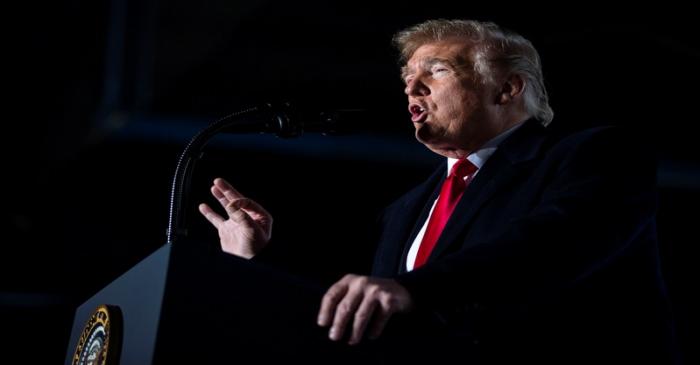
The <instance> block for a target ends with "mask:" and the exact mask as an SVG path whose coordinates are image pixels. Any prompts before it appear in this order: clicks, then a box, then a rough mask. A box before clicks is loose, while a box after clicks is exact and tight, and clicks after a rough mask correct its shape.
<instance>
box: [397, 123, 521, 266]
mask: <svg viewBox="0 0 700 365" xmlns="http://www.w3.org/2000/svg"><path fill="white" fill-rule="evenodd" d="M521 125H522V123H518V124H516V125H515V126H513V127H511V128H510V129H508V130H506V131H505V132H503V133H501V134H499V135H497V136H496V137H494V138H492V139H491V140H490V141H488V142H486V143H485V144H484V145H483V146H482V147H481V148H480V149H478V150H477V151H475V152H473V153H472V154H470V155H469V156H467V160H469V162H471V163H473V164H474V166H476V167H477V169H478V170H476V172H475V173H474V176H476V174H478V173H479V171H480V170H481V167H482V166H484V164H485V163H486V161H487V160H488V159H489V157H491V155H493V153H494V152H496V149H497V148H498V145H499V144H500V143H501V142H503V140H504V139H506V137H508V136H510V135H511V134H512V133H513V132H515V130H516V129H518V127H520V126H521ZM456 162H457V159H456V158H447V175H449V174H450V171H452V166H454V164H455V163H456ZM468 177H469V176H465V177H464V179H465V180H466V179H467V178H468ZM438 198H439V197H438ZM436 203H437V199H435V201H434V202H433V206H432V208H430V213H429V214H428V219H426V220H425V222H424V223H423V227H422V228H421V229H420V231H419V232H418V235H417V236H416V239H415V240H414V241H413V244H411V248H410V249H409V250H408V255H406V270H407V271H411V270H413V263H414V262H415V261H416V256H417V255H418V248H419V247H420V244H421V242H422V241H423V236H424V235H425V230H426V229H427V228H428V222H429V221H430V217H431V216H432V215H433V209H435V204H436Z"/></svg>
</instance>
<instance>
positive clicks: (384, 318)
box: [367, 305, 395, 340]
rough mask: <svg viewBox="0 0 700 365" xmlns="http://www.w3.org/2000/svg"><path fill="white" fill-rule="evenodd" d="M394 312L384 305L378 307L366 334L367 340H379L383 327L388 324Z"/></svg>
mask: <svg viewBox="0 0 700 365" xmlns="http://www.w3.org/2000/svg"><path fill="white" fill-rule="evenodd" d="M394 312H395V311H394V310H392V309H391V307H388V306H386V305H380V306H379V309H378V310H377V313H375V316H374V319H373V321H372V326H371V327H370V329H369V333H367V338H369V339H370V340H374V339H377V338H379V336H380V335H381V334H382V332H384V327H386V324H387V323H388V322H389V318H391V315H392V314H394Z"/></svg>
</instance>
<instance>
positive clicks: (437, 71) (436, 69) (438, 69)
mask: <svg viewBox="0 0 700 365" xmlns="http://www.w3.org/2000/svg"><path fill="white" fill-rule="evenodd" d="M449 72H450V69H449V68H447V66H445V65H441V64H437V65H434V66H433V67H431V68H430V73H431V74H433V77H443V76H445V75H447V74H448V73H449Z"/></svg>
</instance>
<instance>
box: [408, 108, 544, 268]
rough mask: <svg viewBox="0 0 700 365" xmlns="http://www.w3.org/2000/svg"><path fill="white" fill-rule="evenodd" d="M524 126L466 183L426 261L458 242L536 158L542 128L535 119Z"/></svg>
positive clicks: (542, 138)
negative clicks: (483, 211)
mask: <svg viewBox="0 0 700 365" xmlns="http://www.w3.org/2000/svg"><path fill="white" fill-rule="evenodd" d="M525 123H526V124H525V125H523V126H522V127H521V128H520V129H518V130H517V131H515V132H514V133H513V135H511V136H510V137H509V138H508V139H506V140H505V141H503V143H502V144H501V146H499V148H498V150H496V152H495V153H494V154H493V156H491V157H490V158H489V160H488V161H487V162H486V164H485V165H484V166H482V168H481V170H480V171H479V173H478V174H477V175H476V176H475V177H474V180H472V182H471V184H469V187H467V190H466V191H465V192H464V195H463V196H462V198H461V199H460V201H459V203H458V204H457V206H456V207H455V210H454V212H453V213H452V216H450V219H449V221H448V222H447V224H446V225H445V228H444V230H443V231H442V234H441V235H440V238H439V239H438V242H437V243H436V245H435V248H433V251H432V252H431V254H430V258H429V259H428V261H431V260H434V259H435V258H436V257H440V255H441V254H442V253H443V252H444V251H445V250H446V249H447V248H448V247H450V245H452V244H455V243H458V242H459V236H460V235H461V234H462V233H463V232H464V231H465V230H466V229H467V227H468V226H469V224H470V223H471V221H472V220H473V219H474V217H475V216H476V214H477V212H478V211H479V209H481V208H482V207H483V206H484V205H485V204H486V203H487V202H488V201H489V200H490V199H491V198H492V197H493V196H494V195H495V194H496V193H498V192H499V191H500V190H501V189H503V188H504V187H505V186H507V185H508V183H510V182H511V181H513V178H514V177H516V176H518V175H519V174H521V173H524V172H525V170H526V169H527V168H528V166H529V165H528V164H527V163H526V162H527V161H530V160H532V159H533V158H535V157H536V156H537V152H538V151H539V149H540V147H541V145H542V142H543V141H544V138H545V133H544V127H542V126H541V125H540V124H539V122H537V121H536V120H529V121H527V122H525ZM431 202H432V200H431ZM420 223H421V221H419V224H420ZM414 237H415V236H414Z"/></svg>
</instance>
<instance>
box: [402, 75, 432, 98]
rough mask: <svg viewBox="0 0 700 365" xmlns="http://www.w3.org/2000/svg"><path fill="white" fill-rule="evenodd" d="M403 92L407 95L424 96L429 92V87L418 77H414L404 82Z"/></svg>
mask: <svg viewBox="0 0 700 365" xmlns="http://www.w3.org/2000/svg"><path fill="white" fill-rule="evenodd" d="M404 93H406V95H409V96H426V95H429V94H430V88H429V87H428V86H427V85H426V84H424V83H423V82H422V81H421V79H420V77H415V78H413V79H412V80H411V81H409V82H408V83H407V84H406V88H405V89H404Z"/></svg>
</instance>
